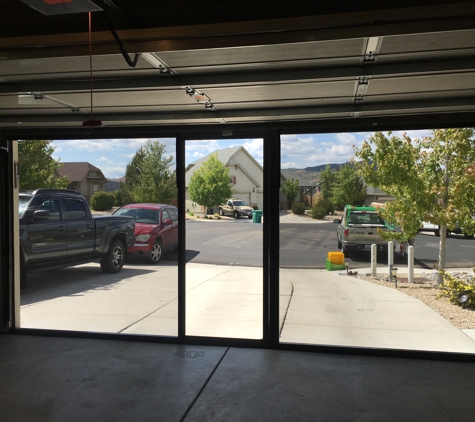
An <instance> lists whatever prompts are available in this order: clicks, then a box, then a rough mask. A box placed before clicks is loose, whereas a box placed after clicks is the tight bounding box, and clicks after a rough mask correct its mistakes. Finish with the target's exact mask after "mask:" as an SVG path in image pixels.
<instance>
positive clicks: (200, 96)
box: [183, 86, 216, 110]
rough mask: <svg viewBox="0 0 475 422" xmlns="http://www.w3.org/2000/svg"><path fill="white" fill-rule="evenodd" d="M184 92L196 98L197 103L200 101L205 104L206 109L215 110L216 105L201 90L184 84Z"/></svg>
mask: <svg viewBox="0 0 475 422" xmlns="http://www.w3.org/2000/svg"><path fill="white" fill-rule="evenodd" d="M183 88H185V92H186V93H187V94H188V95H189V96H190V97H191V98H193V99H194V100H196V102H197V103H202V104H204V105H205V109H206V110H216V107H215V106H214V104H213V103H212V101H211V98H209V97H208V96H207V95H206V94H205V93H204V92H201V91H199V90H197V89H196V88H193V87H191V86H185V87H183Z"/></svg>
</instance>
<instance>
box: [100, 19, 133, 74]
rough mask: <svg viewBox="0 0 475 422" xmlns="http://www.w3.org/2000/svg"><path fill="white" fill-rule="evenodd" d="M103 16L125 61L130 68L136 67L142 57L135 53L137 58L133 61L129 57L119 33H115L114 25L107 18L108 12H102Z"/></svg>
mask: <svg viewBox="0 0 475 422" xmlns="http://www.w3.org/2000/svg"><path fill="white" fill-rule="evenodd" d="M102 16H104V20H105V21H106V23H107V25H108V26H109V31H111V34H112V36H113V37H114V39H115V42H116V43H117V45H118V46H119V50H120V52H121V53H122V55H123V56H124V59H125V61H126V62H127V64H128V65H129V66H130V67H135V66H136V64H137V60H138V59H139V57H140V54H138V53H135V57H134V59H133V60H132V59H131V58H130V57H129V53H127V51H125V48H124V45H123V44H122V41H120V38H119V36H118V35H117V32H115V29H114V28H113V27H112V23H111V21H110V20H109V17H108V16H107V14H106V12H102Z"/></svg>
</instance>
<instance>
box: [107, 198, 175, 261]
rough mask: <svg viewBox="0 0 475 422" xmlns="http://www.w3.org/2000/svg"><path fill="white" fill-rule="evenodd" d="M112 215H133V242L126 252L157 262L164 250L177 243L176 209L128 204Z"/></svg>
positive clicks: (165, 206)
mask: <svg viewBox="0 0 475 422" xmlns="http://www.w3.org/2000/svg"><path fill="white" fill-rule="evenodd" d="M113 215H122V216H124V215H125V216H129V217H133V218H134V221H135V244H134V246H132V247H131V248H128V250H127V252H128V253H130V254H133V255H138V256H142V257H143V258H145V259H146V261H147V262H148V263H150V264H158V262H159V261H160V259H161V258H162V255H163V253H164V252H166V251H168V250H170V249H173V248H175V247H176V246H177V245H178V209H177V207H175V206H173V205H164V204H130V205H124V206H123V207H121V208H119V209H118V210H116V211H115V212H114V213H113Z"/></svg>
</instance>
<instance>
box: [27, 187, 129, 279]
mask: <svg viewBox="0 0 475 422" xmlns="http://www.w3.org/2000/svg"><path fill="white" fill-rule="evenodd" d="M19 205H20V207H19V208H20V252H21V255H20V262H21V280H22V287H26V274H27V273H29V272H36V271H42V270H48V269H55V268H64V267H70V266H73V265H78V264H84V263H87V262H95V261H98V262H99V263H100V265H101V268H102V271H104V272H105V273H118V272H119V271H120V270H121V269H122V267H123V265H124V262H125V258H126V254H127V248H128V247H131V246H132V245H133V244H134V241H135V236H134V229H135V223H134V220H133V218H131V217H119V216H99V217H93V216H92V214H91V210H90V209H89V205H88V203H87V201H86V199H85V198H84V197H83V196H81V195H80V194H79V193H78V192H76V191H72V190H65V189H37V190H35V191H34V192H32V193H20V197H19Z"/></svg>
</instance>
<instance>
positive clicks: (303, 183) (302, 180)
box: [279, 169, 318, 209]
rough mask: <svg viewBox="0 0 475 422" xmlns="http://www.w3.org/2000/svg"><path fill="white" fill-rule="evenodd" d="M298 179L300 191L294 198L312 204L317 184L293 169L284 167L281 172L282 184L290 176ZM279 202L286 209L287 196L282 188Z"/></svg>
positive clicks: (296, 200)
mask: <svg viewBox="0 0 475 422" xmlns="http://www.w3.org/2000/svg"><path fill="white" fill-rule="evenodd" d="M290 177H291V178H292V179H294V180H298V182H299V188H300V193H299V194H298V195H297V196H296V197H295V198H294V202H303V203H304V204H306V205H308V206H312V202H313V197H314V196H315V193H316V191H317V186H318V185H315V184H314V183H312V182H311V181H310V180H308V179H307V178H306V177H304V176H301V175H299V174H297V173H295V172H293V171H292V170H288V169H283V170H281V172H280V185H281V186H282V185H283V184H284V182H285V181H286V180H287V179H288V178H290ZM279 203H280V209H286V208H288V207H287V197H286V196H285V195H284V194H283V193H282V190H281V191H280V194H279Z"/></svg>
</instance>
